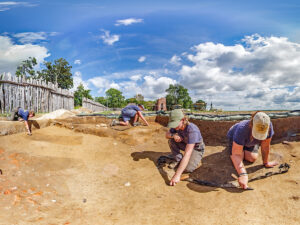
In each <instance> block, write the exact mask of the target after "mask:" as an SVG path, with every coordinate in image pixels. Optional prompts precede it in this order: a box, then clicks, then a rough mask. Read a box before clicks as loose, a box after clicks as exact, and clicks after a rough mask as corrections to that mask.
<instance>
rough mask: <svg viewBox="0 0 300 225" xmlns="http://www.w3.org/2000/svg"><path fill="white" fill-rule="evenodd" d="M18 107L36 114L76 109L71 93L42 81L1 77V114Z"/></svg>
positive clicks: (4, 75)
mask: <svg viewBox="0 0 300 225" xmlns="http://www.w3.org/2000/svg"><path fill="white" fill-rule="evenodd" d="M16 107H22V108H23V109H28V110H34V111H35V112H52V111H55V110H57V109H67V110H71V109H73V108H74V95H73V93H72V92H71V91H69V90H65V89H61V88H58V87H57V86H56V85H55V84H53V83H48V84H47V83H46V82H45V81H42V80H34V79H25V78H22V77H16V76H13V75H11V74H2V75H0V112H1V113H2V114H4V113H10V112H11V111H12V110H13V109H15V108H16Z"/></svg>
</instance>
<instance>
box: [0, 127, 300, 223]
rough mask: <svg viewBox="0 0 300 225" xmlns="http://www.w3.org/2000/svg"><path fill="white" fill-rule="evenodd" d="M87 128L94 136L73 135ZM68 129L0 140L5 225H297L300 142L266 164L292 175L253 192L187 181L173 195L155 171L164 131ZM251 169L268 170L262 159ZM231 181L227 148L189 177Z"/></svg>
mask: <svg viewBox="0 0 300 225" xmlns="http://www.w3.org/2000/svg"><path fill="white" fill-rule="evenodd" d="M93 126H94V130H95V129H96V130H97V132H95V134H96V135H91V134H84V133H82V132H78V131H87V130H88V129H89V127H90V128H91V127H93ZM73 129H74V130H71V129H66V128H63V127H58V126H50V127H46V128H42V129H39V130H34V133H33V136H31V137H30V136H26V135H25V134H24V133H19V134H14V135H9V136H2V137H0V169H2V171H3V174H2V175H0V199H1V200H0V208H1V211H0V218H1V220H0V224H1V225H2V224H3V225H8V224H9V225H10V224H21V225H23V224H24V225H27V224H45V225H46V224H47V225H50V224H62V225H67V224H84V225H95V224H218V225H219V224H249V225H254V224H291V225H292V224H300V214H299V210H300V160H299V159H300V144H299V142H291V144H290V145H283V144H275V145H272V158H276V159H277V160H280V161H281V162H288V163H289V164H290V165H291V169H290V171H289V172H288V173H287V174H282V175H277V176H273V177H269V178H266V179H263V180H259V181H255V182H253V183H251V187H253V188H254V189H255V190H254V191H242V190H240V189H220V188H211V187H205V186H200V185H196V184H192V183H187V182H180V183H179V184H178V185H177V186H175V187H170V186H168V185H166V182H167V181H166V180H165V177H162V175H161V174H160V173H159V171H158V170H157V168H156V166H155V163H154V162H155V161H156V159H157V158H158V157H159V156H160V155H162V154H165V153H167V152H168V151H169V149H168V145H167V141H166V140H165V138H164V133H165V128H164V127H162V126H161V125H159V124H157V123H154V122H151V126H150V127H135V128H131V129H128V130H124V131H115V130H114V131H111V130H110V128H106V127H101V126H98V127H95V124H94V125H92V124H90V125H85V127H81V128H80V127H77V128H73ZM75 130H77V132H76V131H75ZM86 133H89V132H86ZM97 135H98V136H97ZM247 167H248V172H249V173H258V172H265V170H266V169H264V168H262V166H261V160H258V162H256V163H255V164H249V165H247ZM231 173H234V170H233V168H232V165H231V162H230V160H229V156H228V154H227V152H226V151H225V147H224V146H207V147H206V153H205V157H204V159H203V163H202V165H201V166H200V167H199V169H197V170H196V171H195V172H194V173H193V176H195V177H198V178H201V179H206V180H211V181H218V182H226V181H228V180H230V179H231V180H232V179H233V178H232V177H231Z"/></svg>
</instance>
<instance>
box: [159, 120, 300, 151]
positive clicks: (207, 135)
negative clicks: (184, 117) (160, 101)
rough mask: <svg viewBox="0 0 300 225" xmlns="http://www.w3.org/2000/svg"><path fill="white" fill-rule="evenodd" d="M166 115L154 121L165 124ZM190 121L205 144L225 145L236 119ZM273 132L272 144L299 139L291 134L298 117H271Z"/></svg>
mask: <svg viewBox="0 0 300 225" xmlns="http://www.w3.org/2000/svg"><path fill="white" fill-rule="evenodd" d="M168 121H169V117H168V116H160V115H159V116H157V117H156V119H155V122H157V123H159V124H161V125H162V126H167V124H168ZM189 121H190V122H192V123H194V124H196V125H197V126H198V127H199V129H200V131H201V134H202V136H203V139H204V142H205V144H206V145H226V144H227V139H226V134H227V131H228V130H229V128H230V127H231V126H232V125H233V124H235V123H237V122H238V121H206V120H197V119H189ZM271 121H272V124H273V127H274V131H275V134H274V136H273V138H272V144H274V143H279V142H281V141H283V140H290V141H293V140H300V138H299V136H296V137H292V136H291V135H292V134H296V133H299V132H300V117H299V116H295V117H287V118H279V119H271Z"/></svg>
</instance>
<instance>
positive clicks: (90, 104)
mask: <svg viewBox="0 0 300 225" xmlns="http://www.w3.org/2000/svg"><path fill="white" fill-rule="evenodd" d="M82 107H83V108H87V109H90V110H92V111H94V112H101V111H108V110H110V109H109V108H107V107H106V106H104V105H102V104H100V103H99V102H94V101H92V100H90V99H88V98H82Z"/></svg>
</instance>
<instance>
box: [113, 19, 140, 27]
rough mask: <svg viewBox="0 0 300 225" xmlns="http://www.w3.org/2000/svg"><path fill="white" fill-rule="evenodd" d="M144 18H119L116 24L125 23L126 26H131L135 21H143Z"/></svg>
mask: <svg viewBox="0 0 300 225" xmlns="http://www.w3.org/2000/svg"><path fill="white" fill-rule="evenodd" d="M142 22H143V19H136V18H128V19H124V20H117V22H116V23H115V25H116V26H120V25H124V26H129V25H131V24H134V23H142Z"/></svg>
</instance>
